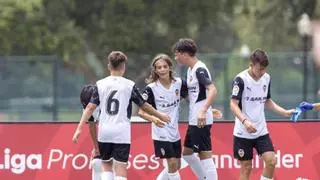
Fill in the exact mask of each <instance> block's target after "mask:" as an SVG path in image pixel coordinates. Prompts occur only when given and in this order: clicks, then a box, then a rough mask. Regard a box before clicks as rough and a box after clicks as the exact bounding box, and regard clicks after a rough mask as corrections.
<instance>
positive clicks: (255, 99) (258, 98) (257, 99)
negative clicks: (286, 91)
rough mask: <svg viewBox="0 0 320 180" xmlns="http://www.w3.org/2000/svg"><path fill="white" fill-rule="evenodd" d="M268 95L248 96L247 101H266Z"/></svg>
mask: <svg viewBox="0 0 320 180" xmlns="http://www.w3.org/2000/svg"><path fill="white" fill-rule="evenodd" d="M266 99H267V97H246V100H247V101H252V102H253V101H263V102H264V101H265V100H266Z"/></svg>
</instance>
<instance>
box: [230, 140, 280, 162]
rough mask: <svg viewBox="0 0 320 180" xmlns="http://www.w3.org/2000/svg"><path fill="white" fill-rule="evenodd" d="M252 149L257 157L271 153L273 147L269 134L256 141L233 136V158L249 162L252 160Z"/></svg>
mask: <svg viewBox="0 0 320 180" xmlns="http://www.w3.org/2000/svg"><path fill="white" fill-rule="evenodd" d="M253 148H255V149H256V151H257V153H258V154H259V155H262V154H263V153H265V152H268V151H273V152H274V147H273V144H272V141H271V138H270V136H269V134H266V135H263V136H260V137H258V138H256V139H246V138H239V137H236V136H233V156H234V158H236V159H238V160H240V161H246V160H251V159H252V158H253Z"/></svg>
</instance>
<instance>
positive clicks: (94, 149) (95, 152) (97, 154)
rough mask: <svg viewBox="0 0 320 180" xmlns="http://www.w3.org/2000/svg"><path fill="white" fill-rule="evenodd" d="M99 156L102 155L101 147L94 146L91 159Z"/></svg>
mask: <svg viewBox="0 0 320 180" xmlns="http://www.w3.org/2000/svg"><path fill="white" fill-rule="evenodd" d="M97 156H100V151H99V149H96V148H93V149H92V151H91V159H94V158H95V157H97Z"/></svg>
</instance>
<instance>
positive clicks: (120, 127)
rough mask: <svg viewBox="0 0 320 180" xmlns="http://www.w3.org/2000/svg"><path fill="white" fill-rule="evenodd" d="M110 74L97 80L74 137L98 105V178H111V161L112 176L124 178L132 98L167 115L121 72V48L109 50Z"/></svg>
mask: <svg viewBox="0 0 320 180" xmlns="http://www.w3.org/2000/svg"><path fill="white" fill-rule="evenodd" d="M107 60H108V69H109V71H110V76H108V77H106V78H103V79H101V80H99V81H97V83H96V84H97V88H96V89H95V90H94V93H93V95H92V97H91V99H90V102H89V104H88V105H87V106H86V109H85V110H84V112H83V114H82V117H81V120H80V122H82V123H79V126H78V127H77V130H76V134H75V137H74V138H75V139H77V138H78V137H79V134H80V132H81V129H82V126H83V123H84V122H86V121H87V120H88V119H89V118H90V117H91V115H92V112H93V111H94V110H95V109H96V107H97V106H99V107H100V119H99V131H98V145H99V152H100V155H101V158H102V171H103V172H102V174H101V179H102V180H107V179H112V173H111V172H112V168H113V167H112V162H113V166H114V173H115V175H114V176H115V177H114V179H115V180H125V179H127V161H128V158H129V152H130V143H131V128H130V117H131V111H132V107H131V105H132V101H133V102H134V103H136V104H137V105H138V106H139V107H140V108H142V109H143V110H144V111H146V112H147V113H149V114H151V115H154V116H156V117H158V118H159V119H160V120H162V121H164V122H168V121H169V120H170V117H169V116H168V115H166V114H164V113H160V112H158V111H156V110H155V109H154V108H153V107H152V106H151V105H150V104H149V103H146V102H145V101H144V100H143V98H142V96H141V94H140V93H139V90H138V89H137V88H136V86H135V83H134V82H133V81H131V80H128V79H126V78H124V77H122V76H123V74H124V72H125V69H126V68H125V64H126V61H127V57H126V56H125V54H123V53H122V52H120V51H113V52H111V53H110V54H109V55H108V57H107Z"/></svg>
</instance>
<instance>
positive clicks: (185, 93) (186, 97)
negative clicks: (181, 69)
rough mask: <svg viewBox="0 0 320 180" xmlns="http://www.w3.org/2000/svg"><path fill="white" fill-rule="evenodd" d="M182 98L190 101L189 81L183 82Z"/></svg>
mask: <svg viewBox="0 0 320 180" xmlns="http://www.w3.org/2000/svg"><path fill="white" fill-rule="evenodd" d="M180 97H181V98H182V99H185V100H187V101H189V99H188V85H187V81H185V80H181V89H180Z"/></svg>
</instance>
